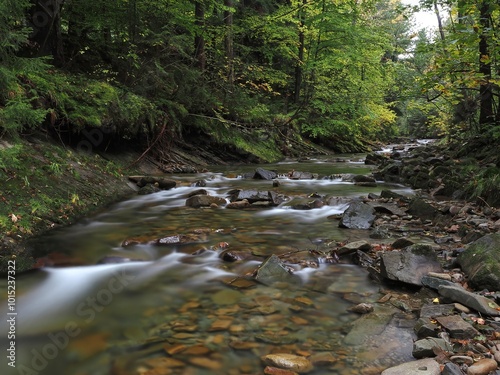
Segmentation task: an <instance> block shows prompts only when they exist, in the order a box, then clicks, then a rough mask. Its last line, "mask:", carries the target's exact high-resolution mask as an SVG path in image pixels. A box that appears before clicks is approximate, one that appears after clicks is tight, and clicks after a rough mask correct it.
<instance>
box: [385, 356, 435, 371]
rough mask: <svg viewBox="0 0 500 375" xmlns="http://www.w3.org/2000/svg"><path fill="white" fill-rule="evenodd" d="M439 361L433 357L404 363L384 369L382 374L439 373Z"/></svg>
mask: <svg viewBox="0 0 500 375" xmlns="http://www.w3.org/2000/svg"><path fill="white" fill-rule="evenodd" d="M440 373H441V369H440V368H439V363H437V362H436V361H435V360H434V359H432V358H425V359H420V360H418V361H413V362H407V363H403V364H401V365H399V366H395V367H391V368H388V369H387V370H384V371H382V374H381V375H439V374H440Z"/></svg>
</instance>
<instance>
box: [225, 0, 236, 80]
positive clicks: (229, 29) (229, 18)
mask: <svg viewBox="0 0 500 375" xmlns="http://www.w3.org/2000/svg"><path fill="white" fill-rule="evenodd" d="M224 6H225V7H227V8H229V9H228V10H225V11H224V24H225V25H226V38H225V49H226V59H227V78H228V82H229V84H230V85H231V86H232V85H233V84H234V44H233V11H232V9H233V0H224Z"/></svg>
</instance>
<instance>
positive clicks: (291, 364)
mask: <svg viewBox="0 0 500 375" xmlns="http://www.w3.org/2000/svg"><path fill="white" fill-rule="evenodd" d="M262 361H263V362H264V363H266V364H267V365H269V366H274V367H279V368H282V369H286V370H293V371H296V372H297V373H299V374H306V373H308V372H310V371H312V369H313V366H312V364H311V362H310V361H309V360H308V359H307V358H304V357H300V356H298V355H294V354H288V353H277V354H268V355H265V356H263V357H262Z"/></svg>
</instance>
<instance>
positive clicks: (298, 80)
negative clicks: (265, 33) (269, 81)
mask: <svg viewBox="0 0 500 375" xmlns="http://www.w3.org/2000/svg"><path fill="white" fill-rule="evenodd" d="M306 4H307V0H302V5H303V6H302V8H305V6H306ZM304 26H305V11H304V9H300V10H299V51H298V60H297V64H296V65H295V89H294V102H295V103H296V104H297V103H299V101H300V90H301V87H302V76H303V70H302V64H303V62H304V49H305V35H304Z"/></svg>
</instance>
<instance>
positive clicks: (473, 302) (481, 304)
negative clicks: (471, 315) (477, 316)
mask: <svg viewBox="0 0 500 375" xmlns="http://www.w3.org/2000/svg"><path fill="white" fill-rule="evenodd" d="M438 291H439V294H441V295H442V296H444V297H446V298H448V299H450V300H452V301H453V302H460V303H461V304H463V305H465V306H467V307H470V308H472V309H474V310H476V311H478V312H480V313H483V314H487V315H491V316H499V315H500V311H499V310H497V309H500V307H499V306H498V305H497V304H496V303H495V302H494V301H493V300H491V299H488V298H486V297H484V296H481V295H479V294H475V293H472V292H469V291H467V290H465V289H463V288H461V287H458V286H457V287H455V286H440V287H439V290H438Z"/></svg>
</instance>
